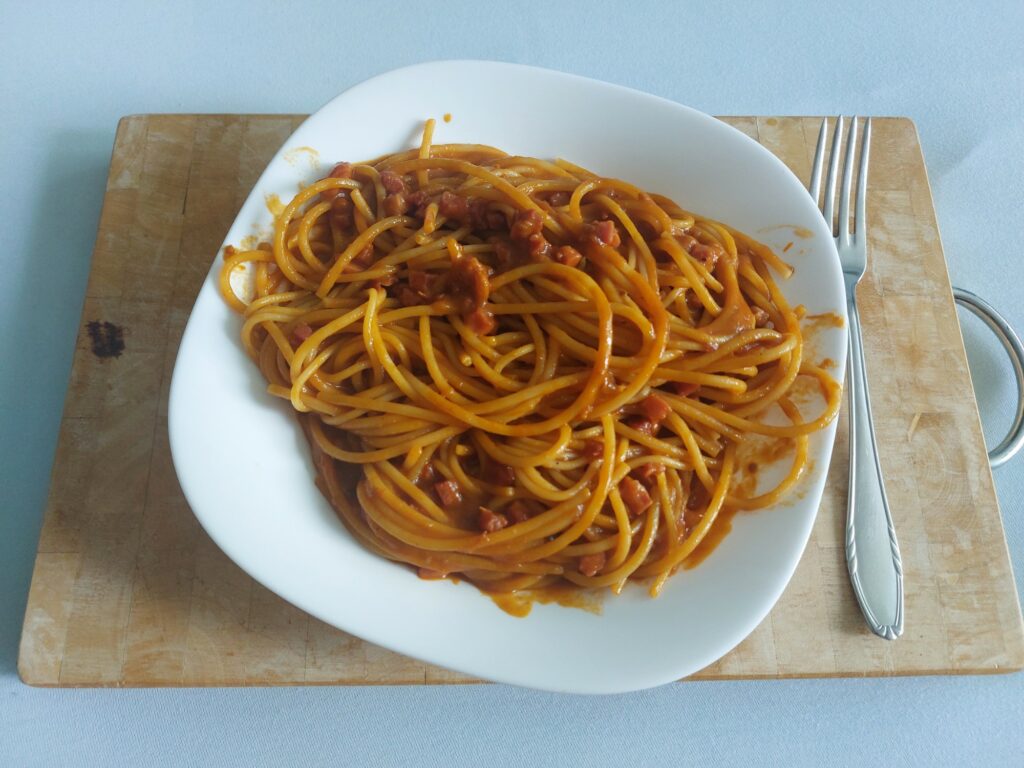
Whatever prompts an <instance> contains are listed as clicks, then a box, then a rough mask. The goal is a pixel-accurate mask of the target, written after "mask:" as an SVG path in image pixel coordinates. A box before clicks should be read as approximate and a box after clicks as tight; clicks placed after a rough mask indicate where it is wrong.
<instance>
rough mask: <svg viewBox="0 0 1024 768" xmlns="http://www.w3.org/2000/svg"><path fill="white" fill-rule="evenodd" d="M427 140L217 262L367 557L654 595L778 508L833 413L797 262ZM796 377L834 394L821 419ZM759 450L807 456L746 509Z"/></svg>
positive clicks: (494, 584) (252, 349)
mask: <svg viewBox="0 0 1024 768" xmlns="http://www.w3.org/2000/svg"><path fill="white" fill-rule="evenodd" d="M433 128H434V122H433V121H432V120H431V121H428V122H427V125H426V128H425V130H424V134H423V141H422V144H421V146H420V147H419V148H417V149H413V150H409V151H405V152H398V153H396V154H391V155H386V156H384V157H381V158H379V159H377V160H374V161H371V162H366V163H356V164H348V163H340V164H338V165H336V166H335V167H334V168H333V169H332V170H331V172H330V174H329V175H328V176H327V177H325V178H323V179H321V180H319V181H317V182H315V183H313V184H311V185H310V186H308V187H307V188H305V189H303V190H302V191H301V192H299V193H298V194H297V195H296V196H295V197H294V198H293V199H292V200H291V202H289V203H288V204H287V205H286V206H285V207H284V210H283V211H281V212H280V213H279V214H278V215H276V216H275V222H274V233H273V238H272V241H270V242H267V243H261V244H260V245H259V246H258V247H257V248H255V249H252V250H235V249H233V248H231V247H229V248H227V249H226V251H225V261H224V265H223V269H222V271H221V276H220V286H221V290H222V293H223V295H224V298H225V300H226V301H227V302H228V304H229V305H230V306H231V307H232V308H234V309H235V310H237V311H238V312H239V313H240V314H241V315H242V318H243V324H242V342H243V344H244V345H245V349H246V351H247V352H248V354H249V355H250V356H251V357H252V358H253V360H254V361H255V362H256V363H257V365H258V366H259V368H260V370H261V371H262V373H263V375H264V376H265V377H266V379H267V381H268V382H269V387H268V389H269V392H270V393H271V394H272V395H275V396H278V397H281V398H284V399H286V400H288V401H289V402H290V403H291V405H292V407H293V408H294V409H295V411H296V412H297V413H298V414H299V416H300V419H301V421H302V424H303V427H304V429H305V431H306V434H307V437H308V439H309V442H310V445H311V446H312V452H313V457H314V462H315V465H316V469H317V473H318V484H319V485H320V487H321V490H322V491H323V492H324V494H325V495H326V496H327V497H328V499H329V500H330V501H331V503H332V505H333V506H334V507H335V509H336V510H337V512H338V514H339V515H340V517H341V518H342V520H343V521H344V522H345V524H346V525H347V527H348V528H349V530H350V531H351V532H352V534H353V535H354V536H355V537H356V538H357V539H358V540H359V541H360V542H362V544H364V545H365V546H366V547H368V548H369V549H371V550H372V551H374V552H377V553H379V554H380V555H383V556H384V557H387V558H390V559H392V560H396V561H399V562H403V563H408V564H410V565H412V566H415V567H416V568H418V569H419V572H420V574H421V575H422V576H424V577H427V578H429V577H444V576H449V575H451V576H458V577H459V578H464V579H468V580H470V581H472V582H473V583H474V584H476V585H477V586H478V587H480V588H481V589H483V590H485V591H487V592H491V593H499V592H516V591H520V590H538V589H541V588H546V587H551V586H558V585H574V586H579V587H605V586H607V587H611V588H612V589H613V590H615V591H619V590H621V589H622V587H623V585H624V584H626V583H627V581H628V580H630V579H649V580H650V581H649V585H650V591H651V593H652V595H655V594H657V593H658V591H659V590H660V589H661V587H662V585H663V584H664V582H665V580H666V578H667V577H668V576H669V575H671V574H672V573H673V572H675V571H676V570H677V569H678V568H679V567H680V566H681V565H682V564H683V563H684V562H685V561H686V559H687V557H688V556H690V555H691V553H693V552H694V549H695V548H696V547H697V545H698V544H699V543H700V542H701V541H702V540H703V539H705V537H707V536H708V533H709V531H710V530H711V529H712V527H713V526H714V525H715V523H716V520H717V519H718V518H719V516H720V515H721V513H722V510H723V509H725V510H736V509H754V508H761V507H767V506H769V505H771V504H774V503H776V502H777V501H778V500H779V499H781V498H783V497H784V495H785V494H786V492H787V491H788V490H789V489H790V488H792V486H793V485H794V484H795V483H796V482H797V481H798V480H799V478H800V477H801V474H802V473H803V471H804V470H805V468H806V466H807V441H808V435H809V434H811V433H813V432H814V431H816V430H819V429H822V428H823V427H824V426H825V425H826V424H828V423H829V422H830V421H831V420H832V419H833V418H834V417H835V415H836V413H837V411H838V408H839V387H838V385H836V383H835V382H834V381H833V380H832V379H831V378H830V377H829V376H828V374H827V373H826V372H825V371H823V370H822V369H821V368H820V367H818V366H815V365H813V364H812V363H811V362H809V361H808V360H806V359H805V358H804V348H803V337H802V335H801V331H800V325H799V317H798V312H797V311H795V310H794V309H793V308H791V307H790V306H789V305H788V304H787V303H786V300H785V298H784V297H783V296H782V294H781V292H780V291H779V289H778V286H777V285H776V281H775V278H774V277H773V275H772V271H774V272H776V273H778V274H780V275H782V276H788V274H789V273H790V272H791V269H790V268H789V267H788V266H787V265H786V264H784V263H783V262H781V261H780V260H779V259H778V258H777V257H776V256H775V255H774V254H773V253H772V252H771V251H770V250H769V249H768V248H767V247H765V246H764V245H761V244H760V243H757V242H755V241H754V240H751V239H750V238H748V237H746V236H745V235H743V234H741V233H739V232H737V231H735V230H733V229H731V228H729V227H727V226H725V225H724V224H720V223H718V222H715V221H711V220H708V219H702V218H700V217H697V216H694V215H693V214H691V213H688V212H686V211H684V210H683V209H681V208H679V207H678V206H677V205H676V204H675V203H673V202H672V201H671V200H668V199H666V198H664V197H662V196H660V195H655V194H648V193H645V192H644V191H642V190H640V189H638V188H636V187H635V186H633V185H631V184H628V183H626V182H624V181H619V180H616V179H609V178H602V177H599V176H596V175H594V174H592V173H590V172H589V171H586V170H584V169H583V168H579V167H577V166H575V165H572V164H570V163H568V162H565V161H562V160H558V161H554V162H548V161H544V160H539V159H535V158H530V157H517V156H510V155H507V154H505V153H504V152H501V151H499V150H497V149H494V148H491V147H486V146H481V145H462V144H439V145H435V144H433V143H432V134H433ZM242 275H244V276H245V279H244V280H243V279H240V277H241V276H242ZM798 376H807V377H811V378H812V379H815V380H817V382H818V383H819V386H820V389H821V392H822V394H823V397H824V399H825V401H826V407H825V409H824V412H823V413H822V414H821V415H820V416H818V417H817V418H815V419H813V420H809V421H808V420H805V419H804V418H803V417H802V415H801V413H800V410H799V408H798V406H797V405H796V403H795V402H794V400H793V398H792V396H791V388H792V386H793V383H794V381H795V380H796V379H797V377H798ZM769 409H771V410H776V411H781V413H782V414H784V415H785V420H784V421H785V422H787V423H774V422H780V421H783V420H780V419H774V422H773V423H772V424H768V423H765V420H764V419H763V416H764V415H766V413H767V412H768V411H769ZM751 435H765V436H771V437H773V438H782V439H785V440H788V441H790V442H791V443H792V446H793V447H792V455H793V462H792V466H791V468H790V470H789V472H788V474H787V475H786V477H785V478H784V479H783V480H782V482H781V483H780V484H779V485H778V486H777V487H776V488H775V489H773V490H771V491H769V492H767V493H763V494H761V495H757V496H753V497H745V496H743V495H742V494H739V493H737V492H736V477H737V473H738V469H737V448H738V447H739V446H740V445H741V444H743V443H744V441H745V440H747V439H748V437H749V436H751Z"/></svg>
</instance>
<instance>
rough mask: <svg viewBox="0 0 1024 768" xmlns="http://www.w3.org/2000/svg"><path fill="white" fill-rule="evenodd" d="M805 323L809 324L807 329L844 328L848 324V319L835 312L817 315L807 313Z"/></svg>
mask: <svg viewBox="0 0 1024 768" xmlns="http://www.w3.org/2000/svg"><path fill="white" fill-rule="evenodd" d="M804 325H806V326H809V328H808V329H806V330H810V331H816V330H817V329H818V328H842V327H843V326H844V325H846V321H845V320H843V318H841V317H840V316H839V315H837V314H836V313H835V312H822V313H820V314H817V315H807V317H806V318H804Z"/></svg>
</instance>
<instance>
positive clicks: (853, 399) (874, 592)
mask: <svg viewBox="0 0 1024 768" xmlns="http://www.w3.org/2000/svg"><path fill="white" fill-rule="evenodd" d="M827 134H828V118H825V119H824V120H822V121H821V131H820V133H819V134H818V148H817V151H816V153H815V155H814V172H813V173H812V175H811V183H810V185H809V187H808V190H809V191H810V193H811V197H813V198H814V200H815V203H817V201H818V194H819V192H820V190H821V169H822V164H823V162H824V158H825V139H826V136H827ZM842 136H843V118H842V117H838V118H836V127H835V133H834V134H833V137H832V151H831V155H830V157H829V162H828V177H827V179H826V182H825V199H824V204H823V207H822V214H823V215H824V217H825V222H826V223H827V224H828V225H829V228H830V229H832V220H833V215H834V214H835V192H836V177H837V175H838V170H839V163H840V160H839V154H840V149H841V148H842ZM856 144H857V118H856V117H854V118H853V120H852V122H851V123H850V135H849V137H848V139H847V141H846V152H845V156H844V158H843V166H844V167H843V186H842V189H841V191H840V196H839V221H838V227H837V228H836V229H835V230H834V231H836V232H837V235H836V249H837V250H838V251H839V261H840V263H841V264H842V267H843V277H844V279H845V282H846V308H847V312H848V314H849V318H850V329H849V330H850V334H849V338H850V344H849V368H848V373H847V377H846V381H847V383H846V386H847V389H848V391H849V396H850V415H849V419H850V423H849V426H850V491H849V498H848V500H847V507H846V563H847V567H848V568H849V571H850V581H851V583H852V584H853V592H854V594H855V595H856V596H857V602H858V603H860V608H861V611H862V612H863V613H864V618H865V619H866V620H867V623H868V626H870V627H871V631H872V632H874V633H875V634H876V635H879V636H880V637H884V638H886V639H887V640H895V639H896V638H897V637H899V636H900V635H901V634H903V563H902V561H901V559H900V547H899V544H898V543H897V541H896V529H895V528H894V527H893V523H892V514H891V513H890V512H889V501H888V499H887V498H886V496H885V485H884V483H883V481H882V466H881V463H880V462H879V460H878V446H877V444H876V443H875V429H874V426H873V424H872V420H871V403H870V400H869V398H868V380H867V375H866V373H865V370H864V346H863V342H862V339H861V327H860V317H859V315H858V313H857V297H856V287H857V283H859V282H860V279H861V278H862V277H863V276H864V272H865V270H866V269H867V240H868V237H867V212H866V207H867V186H868V155H869V149H870V146H871V118H868V119H867V121H866V122H865V124H864V139H863V142H862V143H861V156H860V166H859V168H858V172H857V199H856V208H855V209H854V229H853V232H852V233H851V232H850V187H851V185H852V182H853V165H854V153H855V149H856Z"/></svg>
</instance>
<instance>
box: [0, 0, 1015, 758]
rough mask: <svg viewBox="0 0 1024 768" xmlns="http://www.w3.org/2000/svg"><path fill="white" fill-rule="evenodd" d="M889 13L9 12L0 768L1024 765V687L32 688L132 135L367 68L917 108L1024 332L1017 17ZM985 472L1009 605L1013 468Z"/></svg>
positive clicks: (996, 395) (4, 54)
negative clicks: (545, 690) (70, 425)
mask: <svg viewBox="0 0 1024 768" xmlns="http://www.w3.org/2000/svg"><path fill="white" fill-rule="evenodd" d="M888 5H889V4H887V3H878V2H872V3H856V4H855V3H842V4H837V7H836V8H834V9H828V8H825V7H824V6H823V5H821V6H819V4H817V3H810V2H806V3H795V2H792V3H787V4H786V8H787V10H785V11H773V12H771V13H769V12H768V11H766V10H764V9H763V8H762V7H761V5H760V4H750V5H749V6H747V4H745V3H732V4H724V3H723V4H722V7H715V6H716V4H715V3H701V4H693V7H691V8H687V9H683V8H676V9H672V10H669V9H667V8H663V7H662V6H660V5H658V4H656V3H654V2H637V3H633V4H631V6H630V8H629V10H628V11H626V10H620V9H623V8H625V6H624V5H623V4H612V3H608V4H604V3H598V2H594V1H593V0H591V2H573V3H561V4H557V5H556V4H552V3H539V2H519V3H515V4H508V5H503V6H500V7H498V6H496V7H494V8H488V9H487V10H486V12H484V11H483V7H482V5H481V4H479V3H469V2H454V1H453V0H441V2H439V3H436V4H433V5H431V6H430V10H429V11H427V10H426V7H424V8H422V9H417V7H416V6H414V5H413V4H412V3H392V4H388V5H386V7H385V4H370V3H367V4H360V5H355V6H353V7H351V8H346V7H343V4H341V3H326V2H315V1H314V0H309V1H308V2H306V3H303V4H301V5H300V6H296V9H295V10H293V11H290V12H288V13H282V12H281V10H280V9H279V8H278V4H276V3H264V4H257V3H248V4H243V3H241V2H225V3H221V4H219V5H218V7H217V8H216V9H212V8H204V7H203V5H202V4H200V3H192V2H179V3H175V4H168V5H167V7H165V8H163V9H158V8H156V7H155V6H156V4H148V3H132V4H127V5H125V6H124V7H119V6H120V4H113V3H112V4H108V5H104V6H102V7H100V6H99V4H95V5H93V4H85V3H64V4H60V7H59V8H58V7H56V5H55V4H40V5H39V7H30V6H29V4H18V5H17V6H16V7H13V8H8V9H7V10H6V12H5V13H4V23H3V24H2V25H0V114H3V115H4V118H5V120H4V129H3V140H2V141H0V193H2V194H3V199H4V201H5V208H6V215H5V228H4V230H5V231H4V234H5V238H4V247H3V249H0V266H2V271H3V274H4V275H5V279H4V280H3V281H2V282H0V359H2V360H4V363H3V365H2V366H0V441H2V442H0V488H2V489H3V491H4V503H3V514H2V515H0V702H2V704H0V764H3V765H22V766H29V765H56V764H62V763H67V764H71V763H74V764H77V765H83V764H102V765H111V764H117V763H121V762H124V763H142V762H143V761H145V762H146V763H147V764H154V765H160V764H164V763H167V764H181V763H204V762H215V763H216V764H217V765H262V764H267V765H274V764H280V763H282V762H284V761H286V760H288V759H291V760H302V762H303V763H304V764H308V765H320V764H324V765H326V764H329V763H337V762H339V761H340V762H343V763H348V762H351V763H355V764H381V765H386V764H403V763H407V762H409V761H411V760H415V761H416V762H417V763H418V764H420V765H434V764H443V765H455V764H467V765H472V764H478V763H480V762H483V761H484V760H487V761H488V762H490V763H492V764H511V763H518V764H535V765H547V764H551V765H555V764H557V765H564V764H568V763H573V762H586V763H590V764H598V765H602V764H650V763H670V762H671V763H675V762H678V761H679V759H682V758H687V757H689V758H691V759H694V758H696V759H697V761H701V762H707V763H718V762H720V763H723V764H729V763H737V762H741V763H742V762H747V761H751V760H756V761H758V762H770V763H784V764H787V765H800V764H816V763H819V762H820V761H821V760H823V759H825V758H826V756H827V757H828V758H829V760H830V761H835V762H837V763H838V764H844V763H845V764H858V765H863V764H871V763H877V762H882V761H885V762H894V763H896V764H920V765H939V764H953V763H958V764H963V763H965V762H966V763H967V764H971V765H980V764H992V765H1008V764H1011V763H1013V762H1014V761H1015V760H1019V754H1020V752H1021V750H1022V749H1024V733H1022V730H1021V728H1020V719H1021V716H1022V715H1024V675H1021V674H1017V675H1010V676H994V677H973V678H963V677H956V678H953V677H934V678H904V679H874V680H814V681H810V680H807V681H777V682H734V683H685V684H679V685H672V686H666V687H663V688H660V689H657V690H653V691H648V692H643V693H638V694H632V695H628V696H618V697H614V699H608V698H600V697H599V698H574V697H564V696H556V695H550V694H542V693H535V692H531V691H525V690H521V689H516V688H510V687H504V686H471V687H454V688H453V687H445V688H422V687H409V688H386V687H384V688H297V689H280V690H269V689H256V690H241V689H225V690H135V691H92V690H81V691H72V690H57V691H52V690H37V689H31V688H28V687H26V686H23V685H22V684H21V683H20V682H19V681H18V679H17V676H16V672H15V662H16V655H17V647H18V635H19V630H20V626H21V619H22V614H23V611H24V606H25V598H26V594H27V590H28V584H29V577H30V574H31V568H32V558H33V555H34V553H35V544H36V540H37V537H38V533H39V525H40V521H41V515H42V509H43V505H44V502H45V499H46V493H47V488H48V485H49V475H50V466H51V462H52V458H53V451H54V446H55V440H56V435H57V430H58V426H59V423H60V415H61V407H62V403H63V399H64V394H65V392H66V388H67V382H68V373H69V371H70V365H71V357H72V351H73V347H74V340H75V332H76V329H77V325H78V320H79V313H80V310H81V304H82V297H83V292H84V287H85V280H86V276H87V275H88V272H89V255H90V253H91V251H92V245H93V238H94V236H95V232H96V223H97V219H98V215H99V206H100V201H101V199H102V195H103V188H104V181H105V177H106V171H107V162H108V159H109V153H110V147H111V144H112V141H113V136H114V130H115V127H116V123H117V119H118V118H119V117H120V116H122V115H124V114H130V113H139V112H176V111H177V112H204V111H205V112H250V113H266V112H303V111H310V110H313V109H315V108H316V107H318V106H319V105H320V104H322V103H323V102H325V101H327V100H328V99H329V98H331V97H332V96H333V95H335V94H336V93H337V92H339V91H341V90H343V89H345V88H347V87H348V86H350V85H353V84H355V83H357V82H359V81H361V80H363V79H365V78H367V77H369V76H372V75H374V74H377V73H379V72H382V71H385V70H388V69H391V68H393V67H397V66H402V65H405V64H410V63H415V62H418V61H424V60H429V59H435V58H452V57H459V58H493V59H502V60H508V61H516V62H523V63H530V64H536V65H540V66H546V67H551V68H555V69H563V70H566V71H571V72H575V73H578V74H582V75H587V76H590V77H596V78H600V79H603V80H608V81H611V82H615V83H620V84H623V85H627V86H631V87H635V88H640V89H643V90H646V91H649V92H651V93H655V94H658V95H660V96H664V97H666V98H669V99H673V100H676V101H680V102H683V103H685V104H689V105H691V106H694V107H697V108H699V109H702V110H704V111H707V112H711V113H716V114H834V113H838V112H840V111H842V112H845V113H847V114H849V113H851V112H854V111H857V112H860V113H861V114H877V115H907V116H909V117H911V118H913V119H914V120H915V122H916V123H917V126H918V130H919V132H920V135H921V141H922V144H923V147H924V153H925V158H926V161H927V164H928V169H929V173H930V176H931V182H932V188H933V191H934V195H935V204H936V209H937V213H938V219H939V225H940V228H941V231H942V235H943V243H944V246H945V251H946V258H947V260H948V262H949V269H950V273H951V276H952V278H953V281H954V283H956V284H958V285H960V286H962V287H965V288H968V289H970V290H973V291H975V292H977V293H979V294H981V295H982V296H984V297H985V298H987V299H988V300H989V301H990V302H991V303H993V304H995V305H996V306H997V307H999V308H1000V309H1001V310H1002V311H1003V312H1004V313H1005V314H1006V316H1007V317H1008V319H1009V320H1010V321H1011V323H1012V324H1013V325H1014V326H1015V327H1017V328H1018V329H1024V305H1022V304H1021V303H1020V301H1019V298H1018V295H1017V294H1018V291H1017V286H1018V285H1019V284H1020V281H1021V279H1022V277H1024V267H1022V266H1021V258H1020V255H1019V248H1020V246H1019V235H1018V233H1019V231H1020V230H1021V228H1022V226H1024V214H1022V209H1021V206H1020V200H1021V199H1024V181H1022V180H1024V47H1022V46H1020V44H1019V41H1018V42H1017V43H1014V42H1013V41H1014V40H1015V39H1017V37H1016V35H1017V34H1019V30H1020V29H1021V28H1022V26H1024V5H1022V4H1021V3H1020V2H1019V0H1011V2H1006V3H987V4H985V9H984V10H982V9H979V10H978V11H976V12H972V13H969V14H965V13H963V11H962V8H960V7H959V6H956V5H953V4H950V6H949V7H948V8H947V9H943V8H935V7H933V6H932V5H931V4H926V3H923V2H913V3H905V4H901V6H902V7H901V8H899V9H894V8H890V7H888ZM853 51H859V53H853ZM553 119H556V118H553ZM40 298H43V301H42V302H41V301H40ZM962 320H963V323H964V335H965V339H966V343H967V347H968V354H969V358H970V361H971V366H972V371H973V375H974V385H975V389H976V393H977V396H978V399H979V402H980V406H981V411H982V417H983V419H984V421H985V424H986V434H987V435H988V437H989V438H991V439H993V440H998V439H999V437H1000V436H1001V432H1002V430H1003V429H1004V428H1005V425H1006V424H1008V422H1009V419H1010V417H1011V413H1012V407H1013V398H1014V396H1015V390H1014V385H1013V382H1012V379H1011V378H1010V373H1009V366H1008V364H1007V363H1006V362H1005V360H1004V358H1003V357H1002V352H1001V350H1000V348H999V346H998V344H997V343H996V342H995V341H993V340H991V339H990V338H988V337H987V335H986V332H985V331H984V330H983V328H982V326H981V324H980V322H977V321H975V320H974V319H973V318H970V317H966V316H964V317H962ZM995 479H996V485H997V489H998V492H999V496H1000V501H1001V504H1002V508H1003V514H1004V520H1005V526H1006V533H1007V539H1008V543H1009V547H1010V554H1011V557H1012V559H1013V561H1014V563H1015V566H1016V571H1017V584H1018V590H1020V589H1021V586H1022V582H1024V580H1022V578H1021V574H1022V573H1024V517H1022V513H1024V502H1022V499H1024V457H1020V458H1018V459H1017V460H1016V461H1014V462H1011V463H1010V464H1009V465H1007V466H1005V467H1003V468H1001V469H999V470H997V471H996V473H995ZM908 621H910V622H911V623H910V624H909V626H908V631H913V626H912V617H908ZM524 734H525V735H524Z"/></svg>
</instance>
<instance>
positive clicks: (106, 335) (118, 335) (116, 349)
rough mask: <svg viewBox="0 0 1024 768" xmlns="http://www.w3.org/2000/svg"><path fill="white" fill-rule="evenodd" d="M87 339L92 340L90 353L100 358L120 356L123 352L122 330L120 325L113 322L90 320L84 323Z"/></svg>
mask: <svg viewBox="0 0 1024 768" xmlns="http://www.w3.org/2000/svg"><path fill="white" fill-rule="evenodd" d="M86 330H88V332H89V339H90V340H91V341H92V353H93V354H94V355H96V357H98V358H100V359H105V358H109V357H120V356H121V353H122V352H124V331H123V330H122V329H121V326H119V325H114V324H113V323H108V322H100V321H99V320H90V321H89V322H88V323H87V324H86Z"/></svg>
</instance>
